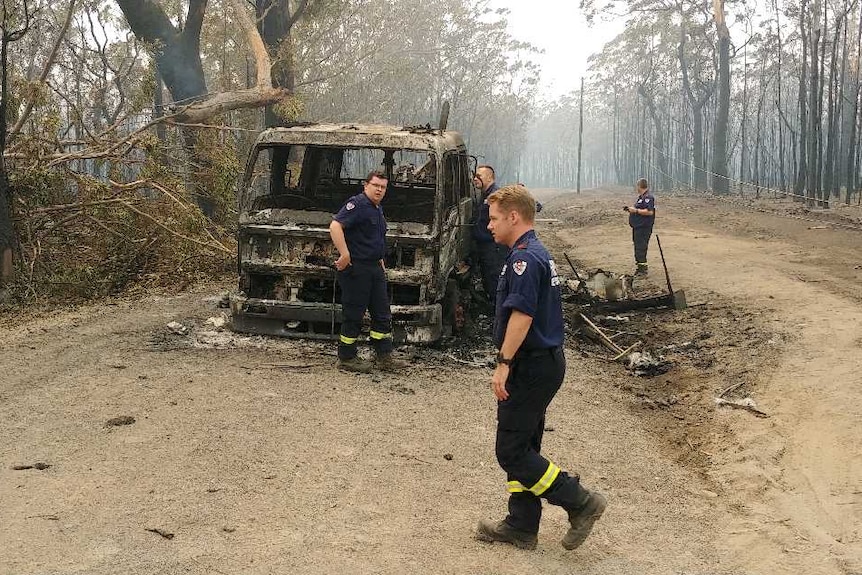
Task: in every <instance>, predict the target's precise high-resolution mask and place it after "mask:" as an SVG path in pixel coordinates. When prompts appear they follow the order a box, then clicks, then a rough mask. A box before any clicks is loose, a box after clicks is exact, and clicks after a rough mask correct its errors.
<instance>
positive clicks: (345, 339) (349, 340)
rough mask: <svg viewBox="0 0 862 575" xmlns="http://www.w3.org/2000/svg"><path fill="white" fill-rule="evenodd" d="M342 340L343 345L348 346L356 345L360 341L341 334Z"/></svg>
mask: <svg viewBox="0 0 862 575" xmlns="http://www.w3.org/2000/svg"><path fill="white" fill-rule="evenodd" d="M340 338H341V343H343V344H346V345H353V344H354V343H356V340H357V339H359V338H356V337H347V336H346V335H344V334H341V336H340Z"/></svg>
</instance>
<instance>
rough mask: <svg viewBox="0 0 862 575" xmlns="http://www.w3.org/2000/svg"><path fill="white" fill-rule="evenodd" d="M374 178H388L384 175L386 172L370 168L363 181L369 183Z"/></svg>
mask: <svg viewBox="0 0 862 575" xmlns="http://www.w3.org/2000/svg"><path fill="white" fill-rule="evenodd" d="M374 178H380V179H381V180H389V178H387V177H386V173H384V172H383V171H382V170H371V171H370V172H368V175H367V176H365V183H366V184H367V183H369V182H370V181H371V180H373V179H374Z"/></svg>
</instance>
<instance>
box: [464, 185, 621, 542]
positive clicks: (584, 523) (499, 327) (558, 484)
mask: <svg viewBox="0 0 862 575" xmlns="http://www.w3.org/2000/svg"><path fill="white" fill-rule="evenodd" d="M488 204H489V206H490V211H489V215H490V223H489V225H488V229H489V230H490V231H491V233H492V234H493V236H494V240H495V241H496V242H498V243H500V244H503V245H505V246H507V247H508V248H509V249H510V251H509V255H508V257H507V258H506V262H505V264H504V266H503V273H502V274H501V275H500V279H499V281H498V283H497V297H496V314H495V317H494V344H495V346H496V347H497V349H499V353H498V354H497V368H496V369H495V370H494V375H493V376H492V379H491V387H492V390H493V392H494V395H495V396H496V398H497V440H496V454H497V461H498V462H499V464H500V467H502V468H503V470H504V471H505V472H506V476H507V480H508V483H507V488H508V491H509V513H508V515H507V516H506V518H505V519H503V520H502V521H496V522H494V521H481V522H480V523H479V526H478V528H477V530H476V537H477V538H478V539H480V540H482V541H500V542H503V543H509V544H511V545H514V546H516V547H519V548H522V549H534V548H535V547H536V543H537V534H538V532H539V521H540V520H541V518H542V499H545V500H547V501H548V503H551V504H553V505H559V506H560V507H562V508H563V509H565V510H566V512H567V513H568V517H569V529H568V531H567V532H566V533H565V535H564V536H563V539H562V545H563V547H564V548H566V549H575V548H576V547H578V546H580V545H581V543H583V542H584V540H585V539H586V538H587V536H588V535H589V534H590V531H591V530H592V528H593V524H594V523H595V522H596V520H597V519H598V518H599V517H601V515H602V513H603V512H604V510H605V506H606V505H607V502H606V500H605V497H604V496H603V495H602V494H601V493H599V492H597V491H588V490H587V489H585V488H584V486H583V485H581V483H580V478H579V476H578V475H576V474H571V475H570V474H568V473H566V472H565V471H563V470H561V469H560V468H559V467H558V466H557V465H556V464H555V463H554V462H552V461H550V460H548V459H547V458H546V457H545V456H544V455H542V453H541V448H542V434H543V431H544V429H545V412H546V410H547V409H548V405H549V404H550V403H551V400H552V399H554V396H555V395H556V393H557V390H559V389H560V386H561V385H562V383H563V378H564V376H565V373H566V358H565V355H564V354H563V337H564V326H563V308H562V298H561V294H560V278H559V276H558V275H557V270H556V266H555V265H554V261H553V260H552V259H551V257H550V255H549V254H548V250H546V249H545V246H543V245H542V243H541V242H540V241H539V239H538V238H537V237H536V232H535V231H534V230H533V221H534V218H535V214H536V202H535V200H534V199H533V197H532V196H531V195H530V193H529V192H528V191H527V189H526V188H525V187H523V186H507V187H504V188H501V189H499V190H497V191H496V192H494V193H493V194H491V195H490V196H488Z"/></svg>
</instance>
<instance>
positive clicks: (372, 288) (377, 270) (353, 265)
mask: <svg viewBox="0 0 862 575" xmlns="http://www.w3.org/2000/svg"><path fill="white" fill-rule="evenodd" d="M387 184H388V180H387V178H386V174H384V173H383V172H380V171H373V172H371V173H369V174H368V176H367V177H366V178H365V184H364V186H363V190H362V193H361V194H356V195H355V196H353V197H351V198H350V199H349V200H347V202H346V203H345V204H344V206H342V208H341V210H339V211H338V213H337V214H335V215H334V216H333V217H332V223H330V224H329V235H330V236H331V237H332V243H333V244H335V248H336V249H337V250H338V254H339V256H338V259H337V260H335V268H336V269H337V270H338V285H339V286H340V287H341V317H342V319H341V334H340V338H339V341H338V367H339V368H340V369H343V370H346V371H355V372H359V373H368V372H370V371H372V369H373V368H374V367H377V368H378V369H383V370H387V371H390V370H396V369H399V368H402V367H404V366H403V365H402V363H401V362H399V361H397V360H395V359H393V357H392V350H393V344H392V311H391V309H390V306H389V295H388V289H387V281H386V269H385V268H384V263H383V257H384V256H385V255H386V218H384V217H383V208H381V207H380V202H381V201H382V200H383V196H385V195H386V186H387ZM366 310H368V312H369V313H370V315H371V330H370V333H369V336H370V339H371V345H372V347H373V348H374V351H375V354H376V355H375V364H376V365H374V364H372V363H370V362H368V361H366V360H364V359H362V358H360V357H358V356H357V355H356V351H357V349H356V342H357V340H358V339H359V331H360V329H361V328H362V318H363V316H364V315H365V311H366Z"/></svg>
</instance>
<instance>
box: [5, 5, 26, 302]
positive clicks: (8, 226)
mask: <svg viewBox="0 0 862 575" xmlns="http://www.w3.org/2000/svg"><path fill="white" fill-rule="evenodd" d="M7 18H8V15H7V14H6V11H5V10H4V11H3V21H2V22H0V25H2V28H0V287H2V286H4V285H6V284H8V283H10V282H11V281H12V280H13V279H14V271H15V267H14V265H13V264H14V262H13V257H12V255H13V253H14V252H13V250H14V249H15V246H16V237H15V227H14V224H13V222H12V187H11V185H10V184H9V175H8V173H7V172H6V159H5V157H6V139H7V137H8V133H9V127H8V124H7V121H8V117H9V115H8V107H9V44H11V43H12V42H17V41H18V40H20V39H21V38H23V37H24V35H25V34H26V33H27V31H28V30H29V28H30V6H29V5H28V4H27V2H26V0H25V1H24V25H23V26H22V27H21V28H19V29H17V30H9V29H8V25H9V22H8V19H7Z"/></svg>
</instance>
